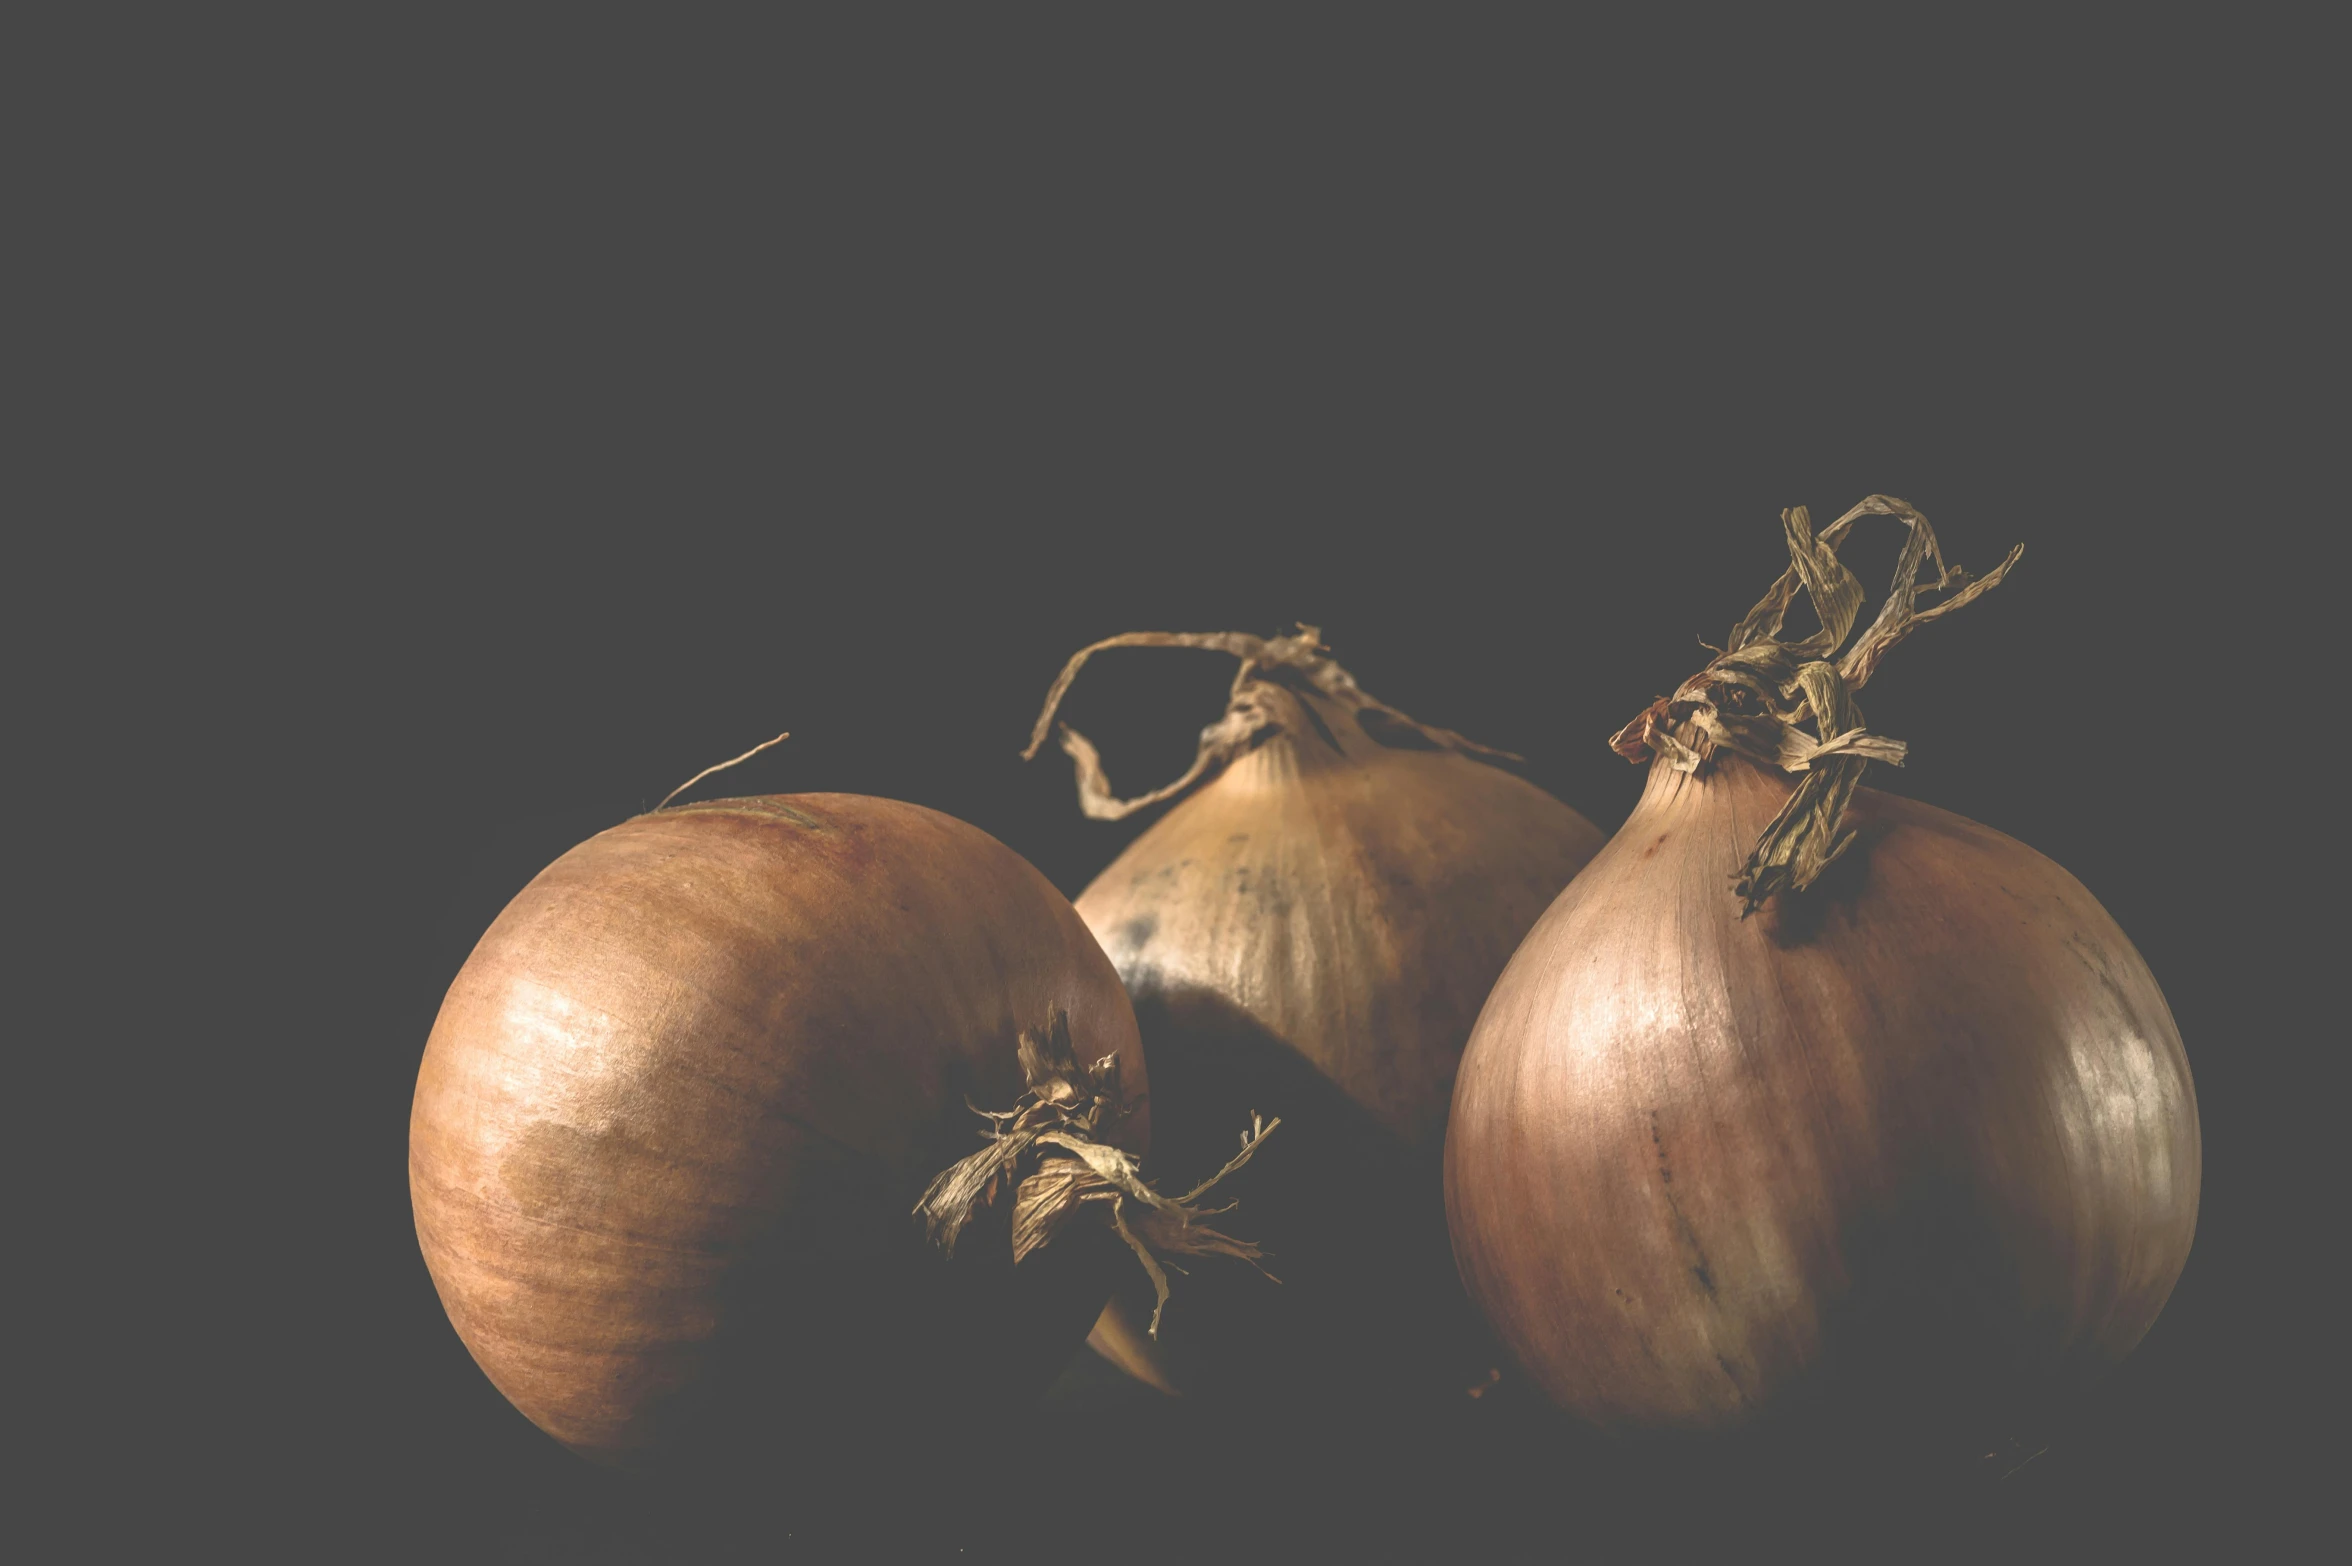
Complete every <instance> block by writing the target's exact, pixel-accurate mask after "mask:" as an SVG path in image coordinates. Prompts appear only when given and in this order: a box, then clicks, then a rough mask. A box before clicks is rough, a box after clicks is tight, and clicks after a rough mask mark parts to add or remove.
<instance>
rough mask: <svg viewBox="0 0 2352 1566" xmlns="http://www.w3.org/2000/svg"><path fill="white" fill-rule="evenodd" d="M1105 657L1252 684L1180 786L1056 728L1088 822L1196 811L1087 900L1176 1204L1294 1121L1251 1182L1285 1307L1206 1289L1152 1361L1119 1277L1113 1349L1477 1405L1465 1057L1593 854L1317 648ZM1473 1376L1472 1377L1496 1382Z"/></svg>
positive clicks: (1083, 905) (1247, 1191)
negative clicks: (1461, 1111)
mask: <svg viewBox="0 0 2352 1566" xmlns="http://www.w3.org/2000/svg"><path fill="white" fill-rule="evenodd" d="M1105 646H1190V647H1205V648H1209V649H1212V650H1216V651H1222V652H1226V653H1229V654H1232V655H1234V656H1236V657H1239V658H1241V659H1242V667H1241V670H1240V672H1239V674H1238V675H1237V677H1236V680H1235V683H1234V687H1233V692H1232V698H1231V702H1230V705H1229V706H1228V709H1227V711H1226V714H1225V716H1224V717H1223V718H1222V719H1220V720H1219V722H1218V723H1217V724H1215V725H1213V726H1212V727H1211V728H1210V729H1209V730H1207V731H1206V732H1205V733H1204V736H1203V744H1202V747H1201V753H1200V756H1199V758H1198V759H1197V760H1196V761H1195V763H1194V766H1193V768H1192V769H1191V770H1190V771H1188V772H1187V773H1186V774H1185V776H1184V777H1183V778H1182V779H1179V780H1178V782H1177V783H1175V784H1172V785H1169V786H1168V787H1167V788H1163V789H1160V790H1156V791H1154V792H1153V793H1152V794H1149V795H1146V796H1143V797H1142V798H1141V799H1140V800H1128V801H1122V800H1118V799H1115V798H1114V797H1113V796H1112V795H1111V792H1110V788H1109V784H1108V781H1107V779H1105V778H1104V777H1103V775H1102V771H1101V768H1100V765H1099V763H1098V762H1097V760H1096V758H1095V754H1094V750H1093V747H1092V746H1091V745H1089V744H1088V743H1087V742H1086V741H1085V740H1084V738H1083V737H1082V736H1079V735H1076V734H1073V733H1070V732H1068V731H1066V730H1065V731H1063V735H1062V743H1063V746H1064V748H1065V749H1067V750H1069V751H1070V752H1071V754H1072V755H1073V757H1074V758H1075V759H1076V761H1077V763H1078V771H1079V779H1080V798H1081V803H1082V805H1083V807H1084V808H1085V809H1086V811H1087V813H1088V814H1090V815H1093V816H1097V817H1103V818H1111V819H1116V818H1117V817H1119V816H1121V815H1125V814H1127V813H1129V812H1130V811H1132V810H1134V809H1137V808H1141V807H1142V806H1144V805H1147V804H1153V803H1158V802H1160V801H1162V800H1165V799H1169V798H1172V797H1175V796H1177V795H1183V796H1184V797H1183V798H1182V799H1181V801H1180V802H1179V803H1177V804H1176V805H1175V806H1174V807H1173V808H1172V809H1170V810H1169V811H1168V813H1167V815H1166V816H1165V817H1164V818H1162V819H1161V820H1160V821H1158V822H1157V823H1155V824H1154V825H1153V826H1152V828H1151V829H1150V830H1149V831H1148V832H1146V833H1144V834H1143V836H1141V837H1139V838H1137V839H1136V840H1135V841H1134V842H1133V843H1132V844H1131V845H1130V846H1129V847H1128V849H1127V850H1126V852H1125V853H1123V854H1121V855H1120V856H1119V858H1118V859H1117V860H1116V861H1115V862H1113V863H1112V865H1111V866H1110V867H1109V868H1108V869H1106V870H1104V871H1103V873H1102V874H1101V875H1099V876H1098V877H1096V878H1095V880H1094V882H1093V884H1092V885H1090V886H1089V887H1088V888H1087V889H1086V891H1085V892H1084V893H1083V894H1081V895H1080V897H1079V899H1078V911H1079V913H1080V914H1081V915H1082V916H1083V917H1084V918H1085V919H1086V922H1087V924H1088V927H1089V928H1091V929H1092V930H1094V932H1095V933H1096V935H1097V936H1098V937H1099V938H1100V939H1101V941H1102V943H1103V946H1104V949H1105V950H1106V951H1108V952H1109V953H1110V955H1111V959H1112V961H1113V962H1114V963H1115V964H1116V965H1117V967H1118V969H1119V973H1120V977H1121V978H1122V979H1123V980H1124V981H1125V982H1126V985H1127V989H1128V993H1129V995H1130V996H1131V997H1132V998H1133V1000H1134V1002H1135V1006H1136V1013H1137V1018H1138V1021H1139V1022H1140V1023H1141V1025H1142V1028H1143V1031H1144V1037H1145V1047H1146V1050H1147V1051H1148V1052H1149V1054H1150V1057H1151V1060H1152V1081H1153V1091H1154V1094H1155V1098H1154V1105H1155V1111H1156V1112H1155V1115H1154V1121H1153V1124H1154V1135H1155V1137H1156V1139H1157V1140H1156V1142H1155V1146H1154V1155H1153V1162H1154V1166H1155V1168H1156V1170H1157V1172H1158V1178H1159V1179H1160V1181H1161V1183H1162V1184H1163V1185H1166V1184H1171V1183H1179V1184H1180V1183H1185V1182H1189V1181H1191V1180H1193V1179H1196V1178H1199V1177H1201V1176H1202V1175H1204V1174H1205V1173H1207V1172H1209V1171H1213V1170H1214V1169H1215V1168H1216V1167H1217V1166H1218V1165H1219V1164H1220V1163H1221V1162H1222V1161H1223V1160H1224V1159H1226V1158H1227V1157H1229V1156H1230V1155H1231V1154H1232V1153H1233V1151H1234V1146H1233V1130H1234V1127H1235V1126H1236V1125H1237V1124H1246V1123H1247V1122H1248V1120H1249V1117H1250V1115H1251V1114H1252V1113H1262V1114H1266V1115H1269V1116H1273V1115H1279V1116H1280V1117H1281V1120H1282V1124H1283V1131H1282V1135H1281V1137H1280V1138H1277V1139H1275V1140H1274V1141H1272V1142H1270V1143H1269V1144H1268V1146H1267V1148H1266V1150H1265V1151H1264V1152H1263V1153H1262V1154H1260V1155H1259V1157H1258V1159H1257V1161H1256V1162H1255V1163H1254V1164H1253V1165H1252V1166H1251V1168H1250V1169H1249V1170H1248V1171H1247V1172H1246V1173H1245V1174H1244V1175H1242V1176H1241V1177H1239V1178H1238V1179H1237V1180H1236V1182H1235V1187H1234V1189H1235V1192H1236V1195H1237V1196H1239V1197H1240V1199H1241V1200H1242V1201H1243V1203H1244V1205H1245V1208H1246V1211H1247V1215H1248V1231H1249V1233H1250V1235H1251V1237H1252V1238H1253V1239H1255V1240H1257V1241H1259V1242H1260V1243H1261V1244H1262V1245H1263V1246H1264V1248H1265V1252H1266V1267H1267V1269H1268V1270H1269V1271H1270V1272H1271V1273H1272V1274H1273V1275H1274V1276H1275V1277H1277V1278H1279V1279H1280V1280H1281V1281H1280V1283H1279V1284H1270V1283H1268V1282H1266V1281H1265V1280H1264V1279H1261V1278H1258V1277H1255V1276H1254V1275H1250V1274H1248V1273H1246V1272H1244V1271H1243V1270H1241V1269H1238V1268H1228V1269H1222V1270H1221V1271H1220V1272H1218V1273H1217V1274H1215V1275H1212V1274H1211V1273H1209V1272H1208V1271H1207V1270H1205V1269H1204V1270H1203V1271H1202V1272H1201V1273H1199V1274H1197V1275H1195V1276H1193V1277H1191V1278H1188V1279H1186V1280H1185V1281H1184V1284H1183V1287H1182V1289H1181V1290H1180V1291H1179V1292H1178V1293H1177V1295H1176V1297H1175V1299H1174V1301H1173V1302H1172V1303H1171V1305H1170V1306H1169V1309H1168V1312H1167V1315H1166V1319H1165V1321H1164V1323H1163V1325H1162V1327H1161V1330H1160V1333H1159V1336H1158V1339H1157V1341H1156V1342H1155V1341H1153V1340H1152V1339H1151V1337H1150V1336H1149V1335H1148V1334H1147V1333H1146V1331H1145V1330H1144V1327H1145V1321H1146V1318H1147V1316H1148V1314H1149V1310H1150V1306H1151V1301H1150V1297H1149V1295H1148V1294H1146V1293H1144V1292H1143V1291H1141V1290H1140V1289H1139V1288H1137V1287H1135V1286H1134V1284H1133V1282H1132V1280H1128V1281H1124V1282H1122V1283H1121V1284H1120V1286H1119V1292H1118V1293H1117V1294H1116V1295H1115V1296H1114V1299H1113V1301H1112V1304H1111V1305H1110V1307H1109V1308H1107V1309H1106V1310H1105V1312H1104V1314H1103V1318H1102V1320H1101V1321H1100V1322H1099V1323H1098V1324H1097V1326H1096V1328H1095V1332H1094V1335H1093V1337H1092V1339H1091V1340H1090V1341H1091V1342H1092V1343H1093V1344H1094V1345H1095V1347H1096V1348H1097V1349H1098V1350H1099V1351H1101V1352H1102V1353H1103V1354H1105V1355H1106V1356H1107V1357H1109V1358H1110V1359H1112V1360H1113V1361H1114V1362H1116V1363H1118V1364H1119V1365H1121V1366H1122V1367H1123V1368H1125V1369H1126V1370H1128V1371H1129V1372H1130V1373H1131V1374H1134V1375H1136V1376H1138V1377H1140V1378H1142V1379H1144V1380H1145V1381H1147V1382H1150V1383H1151V1384H1153V1385H1155V1386H1157V1387H1159V1388H1161V1389H1162V1390H1163V1391H1169V1392H1180V1391H1181V1392H1205V1393H1215V1392H1221V1391H1230V1390H1241V1389H1249V1390H1255V1391H1259V1392H1271V1391H1276V1390H1279V1389H1281V1388H1283V1387H1286V1386H1296V1385H1299V1384H1302V1383H1306V1382H1312V1383H1315V1384H1316V1385H1318V1386H1320V1387H1325V1388H1328V1387H1331V1386H1334V1385H1337V1386H1340V1387H1342V1388H1347V1389H1353V1390H1358V1391H1363V1392H1366V1393H1372V1394H1384V1393H1387V1392H1391V1391H1394V1390H1395V1389H1397V1388H1398V1387H1399V1386H1401V1385H1403V1384H1405V1383H1407V1382H1421V1383H1425V1384H1427V1385H1428V1386H1430V1387H1432V1388H1441V1387H1443V1388H1450V1389H1451V1390H1452V1391H1454V1392H1456V1393H1459V1391H1460V1390H1461V1389H1462V1387H1463V1386H1466V1385H1467V1384H1469V1381H1470V1379H1472V1378H1473V1377H1474V1376H1475V1374H1476V1372H1477V1370H1478V1369H1480V1368H1483V1365H1484V1361H1483V1360H1476V1359H1475V1355H1476V1352H1477V1351H1476V1350H1475V1349H1474V1348H1473V1347H1472V1346H1471V1344H1472V1341H1473V1335H1474V1334H1475V1331H1476V1328H1475V1324H1474V1321H1473V1319H1472V1318H1471V1316H1470V1313H1469V1312H1468V1310H1467V1308H1466V1302H1465V1301H1464V1300H1463V1299H1462V1296H1461V1290H1460V1285H1459V1283H1458V1282H1457V1281H1456V1279H1455V1277H1454V1272H1453V1267H1452V1263H1451V1260H1450V1257H1449V1255H1448V1252H1447V1248H1446V1241H1445V1230H1444V1216H1443V1210H1442V1191H1441V1185H1440V1177H1439V1170H1438V1163H1437V1160H1438V1153H1439V1149H1440V1147H1441V1146H1442V1142H1443V1136H1444V1128H1445V1114H1446V1106H1447V1104H1448V1102H1449V1100H1450V1097H1451V1092H1452V1082H1453V1073H1454V1067H1455V1062H1456V1060H1457V1059H1458V1058H1459V1056H1460V1053H1461V1048H1462V1045H1463V1042H1464V1041H1465V1039H1466V1038H1467V1037H1468V1034H1469V1029H1470V1024H1471V1022H1472V1020H1473V1019H1474V1018H1475V1016H1476V1014H1477V1010H1478V1006H1479V1004H1480V1002H1481V1001H1482V1000H1483V999H1484V998H1485V995H1486V992H1487V989H1488V987H1489V986H1490V985H1491V984H1492V982H1493V980H1494V978H1495V976H1496V974H1498V973H1499V972H1500V971H1501V969H1502V965H1503V963H1504V961H1505V960H1506V959H1507V957H1508V955H1509V953H1510V951H1511V949H1512V948H1513V946H1514V945H1515V944H1516V942H1517V941H1518V939H1519V937H1520V936H1521V935H1522V934H1523V933H1524V932H1525V931H1526V929H1527V927H1528V926H1529V925H1530V924H1532V923H1533V921H1534V920H1535V918H1536V917H1537V915H1538V914H1539V913H1540V912H1541V911H1542V910H1543V908H1544V907H1545V906H1546V905H1547V904H1548V903H1549V902H1550V901H1551V899H1552V898H1553V897H1554V896H1555V895H1556V894H1557V893H1558V892H1559V890H1560V889H1561V888H1562V887H1563V886H1565V885H1566V884H1567V882H1568V879H1569V877H1570V876H1572V875H1573V874H1574V873H1575V872H1576V870H1577V869H1578V868H1579V867H1581V866H1582V865H1583V863H1584V862H1585V860H1586V859H1588V858H1589V857H1590V856H1591V855H1592V853H1593V852H1594V851H1595V850H1596V849H1597V848H1598V847H1599V846H1600V842H1601V834H1600V833H1599V831H1598V830H1597V829H1595V828H1594V827H1593V826H1592V824H1591V823H1590V822H1588V821H1586V820H1585V819H1584V818H1583V817H1582V816H1580V815H1578V814H1577V813H1576V812H1575V811H1573V810H1571V809H1570V808H1569V807H1568V806H1566V805H1564V804H1562V803H1560V802H1559V801H1558V800H1556V799H1554V798H1552V797H1551V796H1550V795H1548V794H1546V793H1544V792H1543V791H1542V790H1541V789H1538V788H1536V787H1535V786H1534V785H1532V784H1530V783H1528V782H1527V781H1525V780H1524V779H1522V778H1520V777H1518V776H1516V775H1514V774H1513V773H1511V772H1509V771H1507V770H1504V768H1503V767H1501V766H1499V765H1497V764H1496V763H1497V762H1498V761H1509V760H1515V759H1516V758H1512V757H1507V756H1504V755H1503V754H1502V753H1500V752H1495V751H1490V750H1487V749H1486V748H1485V747H1483V746H1478V745H1475V744H1473V743H1472V742H1470V741H1468V740H1465V739H1463V738H1462V737H1461V736H1459V735H1456V734H1452V733H1450V732H1448V731H1446V730H1442V729H1436V728H1431V727H1429V726H1427V725H1423V724H1420V723H1417V722H1415V721H1414V720H1413V719H1411V718H1408V717H1406V716H1405V715H1404V714H1402V713H1400V712H1397V711H1396V710H1395V709H1393V708H1390V707H1387V706H1385V705H1384V704H1382V703H1380V702H1378V701H1375V700H1374V699H1372V698H1371V697H1369V696H1368V695H1366V694H1365V693H1364V692H1363V691H1362V690H1361V689H1360V688H1359V687H1357V686H1356V684H1355V682H1354V681H1353V680H1352V679H1350V678H1349V677H1348V675H1347V674H1346V672H1345V671H1344V670H1343V669H1341V668H1340V667H1339V665H1338V664H1336V663H1334V662H1332V660H1331V658H1330V656H1329V653H1328V650H1327V649H1325V648H1324V647H1323V646H1322V645H1321V643H1320V640H1319V638H1318V636H1317V633H1316V632H1315V630H1314V629H1313V628H1312V627H1302V628H1301V629H1300V631H1299V632H1298V633H1297V634H1295V635H1292V636H1287V637H1278V638H1273V639H1261V638H1258V637H1254V636H1243V635H1227V634H1217V635H1200V636H1191V635H1175V634H1162V633H1140V634H1136V635H1131V636H1126V637H1116V638H1113V639H1112V640H1111V641H1109V642H1106V643H1100V644H1097V646H1096V647H1090V648H1088V649H1086V650H1085V651H1084V652H1081V653H1080V654H1079V655H1078V656H1077V657H1076V658H1074V659H1073V660H1072V661H1071V663H1070V665H1069V667H1068V668H1067V669H1066V670H1065V671H1064V674H1063V677H1062V679H1061V681H1060V682H1059V683H1058V684H1057V685H1056V687H1055V689H1054V691H1053V693H1052V695H1051V697H1049V699H1048V702H1047V705H1046V709H1045V713H1044V715H1043V716H1041V717H1040V719H1039V722H1038V728H1037V733H1036V736H1035V737H1034V739H1033V741H1032V744H1031V747H1030V752H1029V753H1030V754H1032V755H1034V754H1035V752H1036V750H1037V748H1038V745H1039V744H1040V743H1042V741H1043V740H1044V738H1045V737H1046V736H1047V734H1048V733H1049V732H1050V729H1051V723H1052V718H1053V714H1054V711H1055V708H1056V706H1057V705H1058V703H1059V701H1060V698H1061V696H1062V694H1063V693H1064V692H1065V691H1066V690H1067V689H1068V686H1069V682H1070V679H1071V678H1072V677H1073V676H1074V675H1075V673H1076V672H1077V669H1078V667H1079V666H1080V665H1081V664H1082V663H1083V662H1084V661H1085V660H1086V658H1087V657H1088V656H1090V655H1091V654H1092V653H1093V652H1095V651H1097V650H1099V648H1100V647H1105ZM1474 1361H1475V1362H1474Z"/></svg>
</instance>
